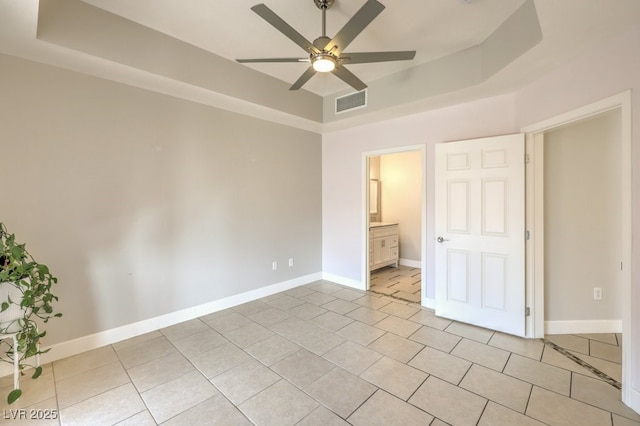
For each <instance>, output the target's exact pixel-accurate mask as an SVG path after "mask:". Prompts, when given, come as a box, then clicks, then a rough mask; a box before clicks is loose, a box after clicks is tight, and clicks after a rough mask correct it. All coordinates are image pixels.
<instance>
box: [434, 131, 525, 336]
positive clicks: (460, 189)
mask: <svg viewBox="0 0 640 426" xmlns="http://www.w3.org/2000/svg"><path fill="white" fill-rule="evenodd" d="M524 164H525V156H524V135H523V134H516V135H506V136H498V137H491V138H483V139H474V140H467V141H460V142H450V143H442V144H438V145H436V169H435V172H436V173H435V174H436V178H435V184H436V189H435V195H436V215H435V220H436V243H435V245H436V253H435V254H436V265H435V276H436V314H437V315H439V316H442V317H446V318H451V319H455V320H457V321H462V322H465V323H470V324H474V325H478V326H481V327H487V328H491V329H494V330H499V331H503V332H505V333H509V334H514V335H517V336H524V334H525V271H524V264H525V252H524V250H525V228H524V221H525V209H524V207H525V206H524V199H525V198H524V195H525V193H524Z"/></svg>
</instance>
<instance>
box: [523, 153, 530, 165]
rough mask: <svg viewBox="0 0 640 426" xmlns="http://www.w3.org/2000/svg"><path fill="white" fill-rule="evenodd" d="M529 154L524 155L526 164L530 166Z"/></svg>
mask: <svg viewBox="0 0 640 426" xmlns="http://www.w3.org/2000/svg"><path fill="white" fill-rule="evenodd" d="M529 159H530V158H529V154H525V155H524V164H529Z"/></svg>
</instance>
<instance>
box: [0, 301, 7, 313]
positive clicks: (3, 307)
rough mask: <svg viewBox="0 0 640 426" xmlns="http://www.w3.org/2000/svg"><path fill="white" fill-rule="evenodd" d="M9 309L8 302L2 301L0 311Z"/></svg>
mask: <svg viewBox="0 0 640 426" xmlns="http://www.w3.org/2000/svg"><path fill="white" fill-rule="evenodd" d="M7 309H9V304H8V303H7V302H2V307H1V308H0V312H4V311H6V310H7Z"/></svg>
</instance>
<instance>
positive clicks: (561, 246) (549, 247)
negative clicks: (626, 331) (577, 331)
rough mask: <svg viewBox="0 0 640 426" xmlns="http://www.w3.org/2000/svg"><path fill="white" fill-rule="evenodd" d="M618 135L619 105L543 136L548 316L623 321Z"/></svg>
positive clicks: (556, 319) (561, 318)
mask: <svg viewBox="0 0 640 426" xmlns="http://www.w3.org/2000/svg"><path fill="white" fill-rule="evenodd" d="M620 140H621V135H620V111H619V110H615V111H612V112H608V113H606V114H603V115H601V116H598V117H597V118H591V119H588V120H584V121H581V122H579V123H577V124H574V125H571V126H567V127H563V128H560V129H558V130H554V131H552V132H548V133H546V134H545V135H544V180H545V185H544V210H545V211H544V238H545V240H544V242H545V247H544V251H545V259H544V262H545V263H544V265H545V274H544V279H545V289H544V290H545V317H546V318H545V320H547V321H560V320H564V321H567V320H621V319H622V306H623V305H622V302H623V301H622V282H621V275H622V274H621V270H620V261H621V259H622V252H621V246H622V241H621V239H620V235H621V228H620V226H621V225H620V223H621V221H620V219H621V199H620V161H621V158H620ZM594 287H598V288H602V300H599V301H597V300H594V298H593V289H594Z"/></svg>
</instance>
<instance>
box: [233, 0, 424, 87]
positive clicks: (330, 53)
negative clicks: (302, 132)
mask: <svg viewBox="0 0 640 426" xmlns="http://www.w3.org/2000/svg"><path fill="white" fill-rule="evenodd" d="M313 2H314V3H315V5H316V6H317V7H318V9H320V10H321V11H322V35H321V36H320V37H318V38H317V39H315V40H314V41H313V43H311V42H310V41H308V40H307V39H306V38H305V37H304V36H302V35H301V34H300V33H299V32H297V31H296V30H295V29H293V28H292V27H291V26H290V25H289V24H287V23H286V22H285V21H284V20H283V19H282V18H280V17H279V16H278V15H276V14H275V13H274V12H273V11H272V10H271V9H269V8H268V7H267V6H266V5H264V4H262V3H261V4H257V5H255V6H253V7H252V8H251V10H253V11H254V12H255V13H257V14H258V15H260V17H262V19H264V20H265V21H267V22H268V23H270V24H271V25H272V26H274V27H275V28H276V29H277V30H278V31H280V32H281V33H282V34H284V35H285V36H287V37H288V38H289V39H290V40H291V41H293V42H294V43H295V44H297V45H298V46H300V47H302V48H303V49H304V50H305V51H306V52H307V53H308V55H309V56H308V57H306V58H266V59H236V61H238V62H240V63H247V62H309V63H310V64H311V66H310V67H309V68H308V69H307V70H306V71H305V72H304V73H303V74H302V75H301V76H300V78H298V80H297V81H296V82H295V83H293V86H291V87H290V88H289V90H298V89H299V88H301V87H302V86H303V85H304V84H305V83H306V82H307V81H309V79H310V78H311V77H313V76H314V75H315V74H316V72H331V73H333V74H334V75H335V76H336V77H338V78H340V79H341V80H342V81H344V82H345V83H347V84H349V85H350V86H351V87H353V88H354V89H356V90H358V91H359V90H364V89H365V88H366V87H367V85H366V84H364V83H363V82H362V81H361V80H360V79H359V78H358V77H356V76H355V75H354V74H353V73H351V72H350V71H349V70H347V69H346V68H345V67H344V65H345V64H364V63H369V62H386V61H404V60H410V59H413V58H414V56H415V55H416V52H415V51H414V50H411V51H395V52H360V53H345V52H344V50H345V49H346V47H347V46H348V45H349V43H351V42H352V41H353V40H354V39H355V38H356V37H357V36H358V34H360V32H362V30H364V29H365V27H366V26H367V25H369V24H370V23H371V22H372V21H373V20H374V19H375V18H376V16H378V15H379V14H380V12H382V10H383V9H384V5H382V4H381V3H380V2H378V1H377V0H367V2H366V3H365V4H364V5H363V6H362V7H361V8H360V10H358V11H357V12H356V14H355V15H353V17H352V18H351V19H350V20H349V22H347V23H346V24H345V25H344V27H342V29H341V30H340V31H338V34H336V35H335V37H333V38H332V39H330V38H329V37H327V35H326V12H327V9H329V8H330V7H331V6H332V5H333V3H334V0H313Z"/></svg>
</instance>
